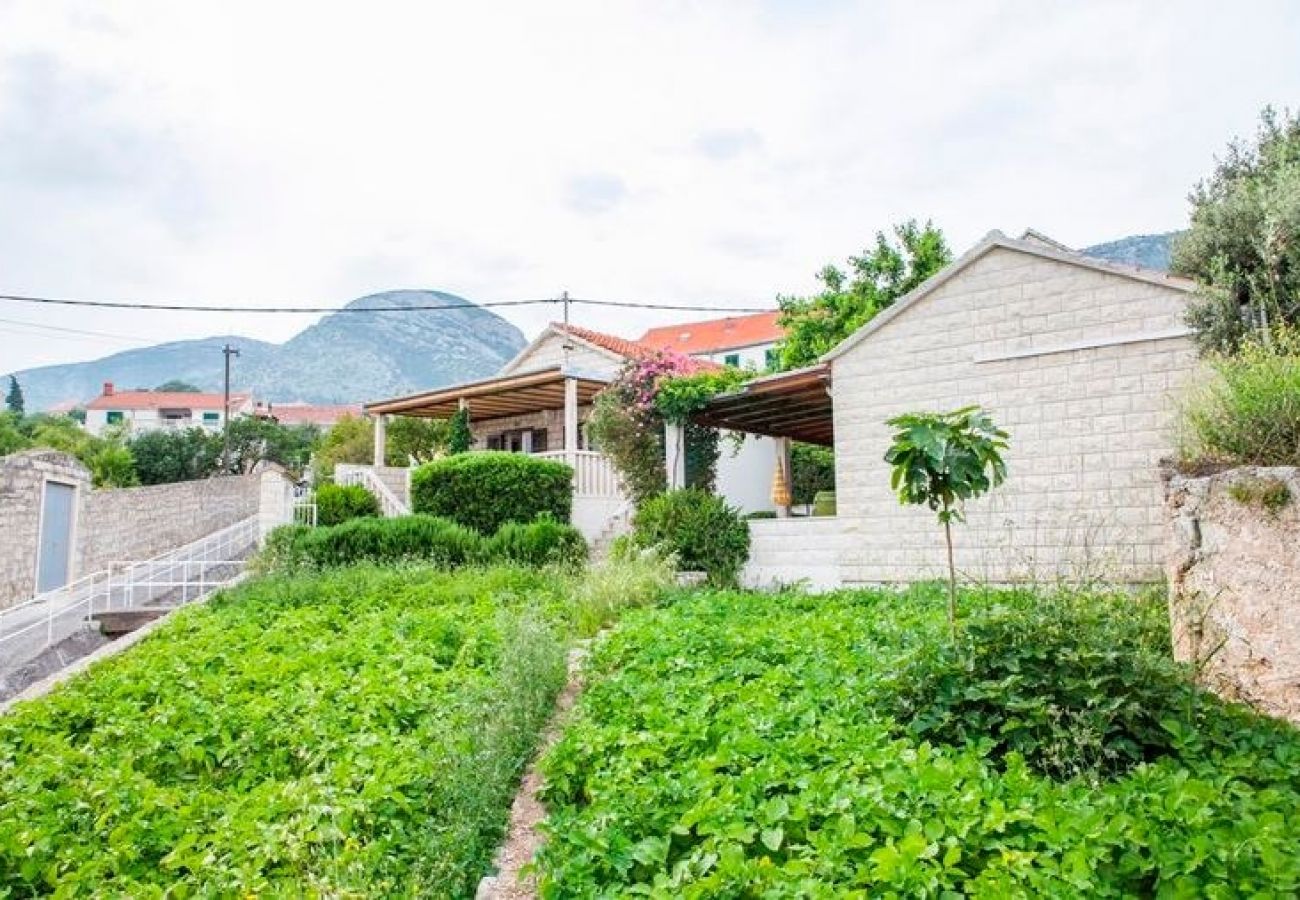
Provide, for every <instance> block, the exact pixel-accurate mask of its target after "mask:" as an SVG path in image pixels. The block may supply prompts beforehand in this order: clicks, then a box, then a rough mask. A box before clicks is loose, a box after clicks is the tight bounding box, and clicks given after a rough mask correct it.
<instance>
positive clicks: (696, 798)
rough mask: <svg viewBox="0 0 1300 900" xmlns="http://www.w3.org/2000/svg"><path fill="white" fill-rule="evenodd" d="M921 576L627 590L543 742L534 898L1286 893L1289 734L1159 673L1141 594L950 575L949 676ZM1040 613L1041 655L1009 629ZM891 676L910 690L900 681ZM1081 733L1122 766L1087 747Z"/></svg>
mask: <svg viewBox="0 0 1300 900" xmlns="http://www.w3.org/2000/svg"><path fill="white" fill-rule="evenodd" d="M942 594H943V589H942V587H941V586H940V585H937V584H935V585H924V586H919V587H917V588H915V589H912V590H909V591H905V592H903V591H885V590H870V591H841V592H838V593H834V594H828V595H817V596H806V595H801V594H799V593H797V592H783V593H780V594H748V593H732V592H719V591H708V592H696V593H694V594H690V595H683V594H678V595H675V596H674V597H672V598H671V599H672V602H671V603H661V604H658V605H656V606H655V607H653V608H648V609H643V610H636V611H633V612H630V613H628V614H627V615H626V616H625V617H624V618H623V620H622V622H621V623H620V625H619V627H618V628H617V629H615V630H614V631H613V632H612V633H611V634H610V635H608V636H607V637H606V638H605V639H604V640H603V641H602V642H600V643H599V644H598V645H597V646H596V649H595V652H594V654H593V656H592V658H591V659H590V660H589V662H588V663H587V665H586V666H585V668H584V678H585V681H586V688H585V690H584V692H583V694H582V696H581V697H580V698H579V701H578V704H577V706H576V708H575V710H574V712H573V714H572V715H571V717H570V718H569V720H568V724H567V726H566V728H565V731H564V734H563V736H562V737H561V739H560V741H559V743H558V744H556V746H555V747H554V749H553V750H551V751H550V752H549V753H548V754H547V755H546V757H545V759H544V763H543V770H544V774H545V779H546V780H545V788H544V794H543V800H544V801H545V803H546V806H547V811H548V822H547V826H546V833H547V838H546V842H545V844H544V846H543V848H542V850H541V852H540V856H539V860H538V869H539V876H540V881H541V885H540V895H541V896H542V897H543V898H560V897H629V896H630V897H638V896H650V897H682V898H710V897H985V898H994V897H998V898H1000V897H1135V896H1144V897H1145V896H1165V895H1168V896H1171V897H1174V896H1186V897H1216V896H1243V895H1244V896H1279V895H1280V896H1291V895H1293V894H1295V892H1296V890H1297V888H1300V855H1297V854H1296V853H1295V852H1294V848H1295V846H1296V843H1297V841H1300V821H1297V817H1296V816H1295V815H1294V810H1295V809H1296V807H1297V804H1300V780H1297V777H1296V772H1297V771H1300V732H1297V730H1296V729H1294V728H1292V727H1290V726H1288V725H1286V724H1285V723H1281V722H1276V721H1273V720H1271V719H1269V718H1267V717H1265V716H1261V715H1254V714H1251V713H1249V712H1247V711H1245V710H1244V709H1242V708H1240V707H1236V706H1233V705H1230V704H1226V703H1222V702H1220V701H1218V700H1216V699H1215V698H1214V697H1213V696H1210V695H1207V694H1202V693H1200V692H1199V691H1197V690H1196V689H1195V688H1194V687H1192V686H1191V685H1189V684H1188V683H1187V682H1186V680H1171V679H1178V678H1179V676H1178V673H1177V670H1176V669H1174V668H1173V666H1172V663H1171V662H1170V661H1169V659H1168V630H1167V626H1166V624H1165V621H1166V618H1165V614H1164V611H1163V609H1162V604H1161V603H1160V602H1158V601H1155V600H1153V599H1152V598H1134V597H1132V596H1128V595H1124V594H1120V595H1116V596H1109V595H1103V596H1093V597H1077V598H1070V599H1068V601H1062V600H1061V599H1060V598H1055V597H1053V596H1050V595H1044V594H1039V593H1033V592H1029V591H995V590H988V589H980V590H977V591H970V592H967V593H964V594H963V597H962V606H963V608H964V609H967V610H969V612H970V615H971V621H972V625H973V627H976V628H977V629H981V630H979V631H978V635H979V637H980V638H982V639H981V640H979V641H977V642H976V643H978V644H979V645H981V646H975V647H970V648H969V650H970V652H975V653H980V654H983V655H982V656H980V657H976V658H975V659H974V660H973V662H974V664H975V665H976V666H977V670H976V671H974V672H972V673H969V674H965V673H958V672H957V671H956V670H957V669H958V668H961V667H962V666H964V660H966V659H969V657H967V656H966V653H967V649H968V648H967V647H966V646H965V642H963V643H962V644H954V642H953V641H952V640H951V639H950V638H949V637H948V629H947V623H946V618H945V616H944V614H943V612H942V604H941V603H936V602H935V601H936V599H939V598H941V597H942ZM1058 602H1062V603H1064V605H1061V606H1058V605H1057V603H1058ZM1040 623H1041V624H1044V625H1046V626H1047V627H1049V628H1050V629H1051V632H1050V633H1049V635H1048V642H1049V643H1050V644H1051V646H1052V647H1053V648H1055V649H1057V650H1060V651H1062V652H1064V653H1066V654H1067V656H1066V657H1065V658H1063V659H1061V660H1059V661H1057V660H1056V659H1054V658H1053V657H1052V656H1051V655H1050V654H1049V653H1047V652H1043V651H1041V650H1040V649H1039V648H1037V647H1035V646H1034V643H1033V640H1034V628H1035V627H1036V625H1038V624H1040ZM985 628H987V629H988V630H987V631H984V630H982V629H985ZM997 636H1005V637H1007V638H1008V639H1009V640H1011V641H1012V643H1011V644H1010V645H1009V646H1006V647H1002V646H1000V645H998V644H997V643H996V641H995V639H996V637H997ZM972 640H974V639H972ZM1018 660H1022V661H1023V663H1024V664H1025V665H1026V666H1027V669H1026V670H1025V671H1024V672H1021V671H1019V670H1018V669H1017V666H1018V665H1019V662H1018ZM949 672H952V673H953V677H954V678H957V679H960V683H964V684H969V685H971V686H973V688H974V697H973V699H971V700H970V701H967V700H966V699H965V698H963V697H962V696H961V694H960V692H959V691H958V690H957V689H956V687H955V685H956V684H957V683H959V682H957V681H954V689H953V690H952V691H951V692H949V691H947V690H946V689H944V688H943V687H942V685H943V684H946V683H947V682H946V679H947V677H948V673H949ZM900 673H906V674H905V675H903V674H900ZM1148 675H1149V676H1153V677H1152V678H1151V679H1150V680H1147V676H1148ZM913 678H915V680H912V679H913ZM932 679H940V681H939V682H935V681H933V680H932ZM1094 680H1095V683H1094ZM905 684H914V685H920V686H922V687H924V690H923V691H920V692H918V693H913V694H910V695H909V696H912V697H915V698H917V699H918V700H922V701H923V702H920V703H918V704H916V705H904V704H900V687H903V686H905ZM936 688H937V689H936ZM1112 694H1116V695H1119V696H1118V699H1117V700H1114V701H1112V698H1111V695H1112ZM1189 699H1191V700H1192V701H1193V702H1192V703H1191V712H1190V713H1189V712H1188V704H1187V702H1186V701H1188V700H1189ZM1057 703H1063V704H1065V707H1063V708H1068V709H1070V710H1073V711H1077V712H1078V713H1079V715H1078V716H1076V718H1079V719H1080V720H1081V721H1082V722H1083V723H1085V724H1086V725H1087V728H1086V729H1084V731H1083V732H1078V733H1077V734H1076V732H1077V731H1078V730H1077V729H1073V728H1071V727H1067V723H1068V722H1069V719H1070V717H1069V716H1061V717H1058V716H1057V715H1056V714H1055V713H1054V712H1053V710H1052V708H1051V707H1052V705H1054V704H1057ZM1022 704H1025V715H1026V717H1027V719H1026V721H1025V723H1024V724H1021V723H1018V722H1017V721H1016V719H1017V718H1018V716H1019V713H1020V709H1021V705H1022ZM1139 706H1142V707H1149V708H1148V709H1138V708H1137V707H1139ZM1094 707H1097V708H1099V709H1100V711H1101V714H1100V715H1099V716H1098V717H1097V720H1096V721H1095V722H1094V721H1093V718H1092V713H1091V711H1090V710H1091V709H1092V708H1094ZM1156 711H1164V713H1165V715H1164V717H1163V718H1162V719H1160V720H1158V721H1157V720H1156V715H1158V713H1157V712H1156ZM968 713H969V714H972V718H969V719H968V718H967V714H968ZM927 715H928V717H929V720H930V721H931V723H932V724H933V726H934V727H932V728H929V729H925V730H924V733H919V732H918V731H917V730H914V729H913V727H912V726H913V725H914V724H915V723H916V722H917V721H918V720H919V718H920V717H922V716H927ZM942 723H948V724H947V725H944V724H942ZM958 723H968V727H966V726H963V727H966V731H967V732H969V733H968V734H967V733H963V734H961V736H960V737H959V736H957V730H956V729H957V727H958ZM1094 725H1095V726H1096V727H1094ZM1103 725H1104V726H1105V727H1102V726H1103ZM945 728H946V729H947V731H946V732H944V736H943V739H942V740H941V739H939V734H940V732H941V731H943V730H944V729H945ZM1152 729H1156V730H1159V731H1160V732H1162V733H1163V736H1161V735H1157V734H1155V733H1154V731H1153V730H1152ZM1098 734H1099V735H1103V736H1105V737H1104V740H1103V741H1101V743H1100V746H1101V747H1103V748H1108V749H1110V750H1113V751H1115V752H1116V753H1117V754H1118V755H1117V756H1115V757H1114V758H1113V759H1114V761H1115V763H1120V761H1121V760H1122V761H1123V763H1122V764H1115V765H1111V764H1110V763H1109V762H1108V761H1109V760H1111V759H1112V758H1111V757H1109V756H1106V755H1105V754H1104V753H1102V754H1098V755H1097V758H1098V759H1099V760H1100V761H1101V763H1102V765H1101V766H1100V767H1093V766H1092V764H1091V762H1090V760H1091V759H1093V758H1094V753H1093V751H1092V749H1091V748H1092V747H1094V746H1098V745H1097V743H1096V742H1094V741H1092V740H1091V739H1090V738H1089V736H1090V735H1098ZM1030 735H1034V736H1035V737H1034V739H1033V740H1029V739H1028V736H1030ZM1076 737H1078V738H1080V739H1079V740H1076ZM1129 740H1133V741H1134V743H1133V745H1132V746H1130V745H1129V743H1128V741H1129ZM1026 751H1028V753H1029V755H1028V756H1027V755H1025V754H1026ZM1062 754H1067V755H1069V756H1070V758H1071V759H1073V760H1074V761H1076V762H1082V763H1084V764H1083V765H1081V766H1080V765H1076V762H1070V763H1067V765H1066V766H1064V767H1059V768H1058V767H1057V766H1056V765H1055V763H1054V762H1053V760H1054V759H1061V760H1062V762H1065V761H1066V758H1065V757H1064V756H1062ZM1031 758H1032V759H1033V760H1034V761H1033V763H1032V764H1031V762H1030V759H1031ZM1136 759H1141V760H1142V761H1141V762H1138V763H1137V764H1136V765H1134V764H1132V762H1133V760H1136ZM1072 767H1073V768H1075V769H1078V771H1079V773H1080V774H1079V775H1077V776H1075V777H1069V776H1068V770H1069V769H1070V768H1072ZM1094 774H1096V776H1097V777H1094Z"/></svg>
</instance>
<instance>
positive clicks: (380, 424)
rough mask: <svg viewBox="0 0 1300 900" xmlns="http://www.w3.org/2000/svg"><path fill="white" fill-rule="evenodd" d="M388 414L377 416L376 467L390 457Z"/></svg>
mask: <svg viewBox="0 0 1300 900" xmlns="http://www.w3.org/2000/svg"><path fill="white" fill-rule="evenodd" d="M387 454H388V416H386V415H384V414H383V413H379V414H378V415H376V416H375V468H379V467H380V466H382V465H383V464H384V460H386V459H387V458H388V455H387Z"/></svg>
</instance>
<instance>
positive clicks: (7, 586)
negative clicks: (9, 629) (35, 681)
mask: <svg viewBox="0 0 1300 900" xmlns="http://www.w3.org/2000/svg"><path fill="white" fill-rule="evenodd" d="M46 481H57V482H61V483H63V484H70V485H73V486H75V487H76V488H77V491H78V493H79V494H82V495H84V494H85V493H86V492H88V491H89V490H90V472H88V471H87V470H86V467H85V466H83V465H82V464H81V463H79V462H78V461H77V460H76V459H75V458H73V457H71V456H69V455H68V454H66V453H59V452H57V451H55V450H24V451H23V452H22V453H14V454H12V455H10V456H4V457H0V609H3V608H4V607H6V606H10V605H12V604H14V603H17V602H19V601H21V600H25V599H27V598H28V597H30V596H31V594H32V592H33V591H34V590H35V588H36V547H37V543H38V541H39V540H40V521H41V494H42V491H43V490H44V484H45V482H46Z"/></svg>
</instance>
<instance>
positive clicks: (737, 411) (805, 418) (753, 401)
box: [691, 364, 835, 447]
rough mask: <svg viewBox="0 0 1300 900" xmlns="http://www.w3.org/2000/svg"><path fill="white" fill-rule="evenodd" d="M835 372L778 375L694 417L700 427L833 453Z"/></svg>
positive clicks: (822, 368) (813, 369)
mask: <svg viewBox="0 0 1300 900" xmlns="http://www.w3.org/2000/svg"><path fill="white" fill-rule="evenodd" d="M830 387H831V371H830V366H828V365H826V364H819V365H815V366H809V367H807V368H804V369H794V370H792V371H789V372H778V373H777V374H775V375H766V376H764V377H762V378H755V379H754V380H753V381H750V382H747V383H746V384H744V385H742V386H741V387H740V388H738V389H736V390H735V391H731V392H729V393H726V394H719V395H718V396H716V397H714V398H713V399H712V400H710V401H709V405H708V406H706V407H705V408H704V409H703V410H702V411H701V412H699V413H697V414H695V415H694V416H692V417H691V420H692V421H694V422H696V423H698V424H700V425H709V426H711V427H714V428H725V429H728V430H730V431H744V432H747V433H749V434H761V435H766V436H767V437H774V438H789V439H792V440H796V441H805V442H807V443H809V444H821V445H822V446H826V447H829V446H831V445H833V444H834V443H835V419H834V404H833V403H832V401H831V390H830Z"/></svg>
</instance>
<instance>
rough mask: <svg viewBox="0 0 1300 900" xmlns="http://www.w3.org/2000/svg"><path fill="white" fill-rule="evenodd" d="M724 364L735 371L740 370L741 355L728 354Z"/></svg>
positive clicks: (723, 361)
mask: <svg viewBox="0 0 1300 900" xmlns="http://www.w3.org/2000/svg"><path fill="white" fill-rule="evenodd" d="M722 363H723V365H727V366H731V367H732V368H733V369H739V368H740V354H739V353H728V354H727V355H726V356H724V357H722Z"/></svg>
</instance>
